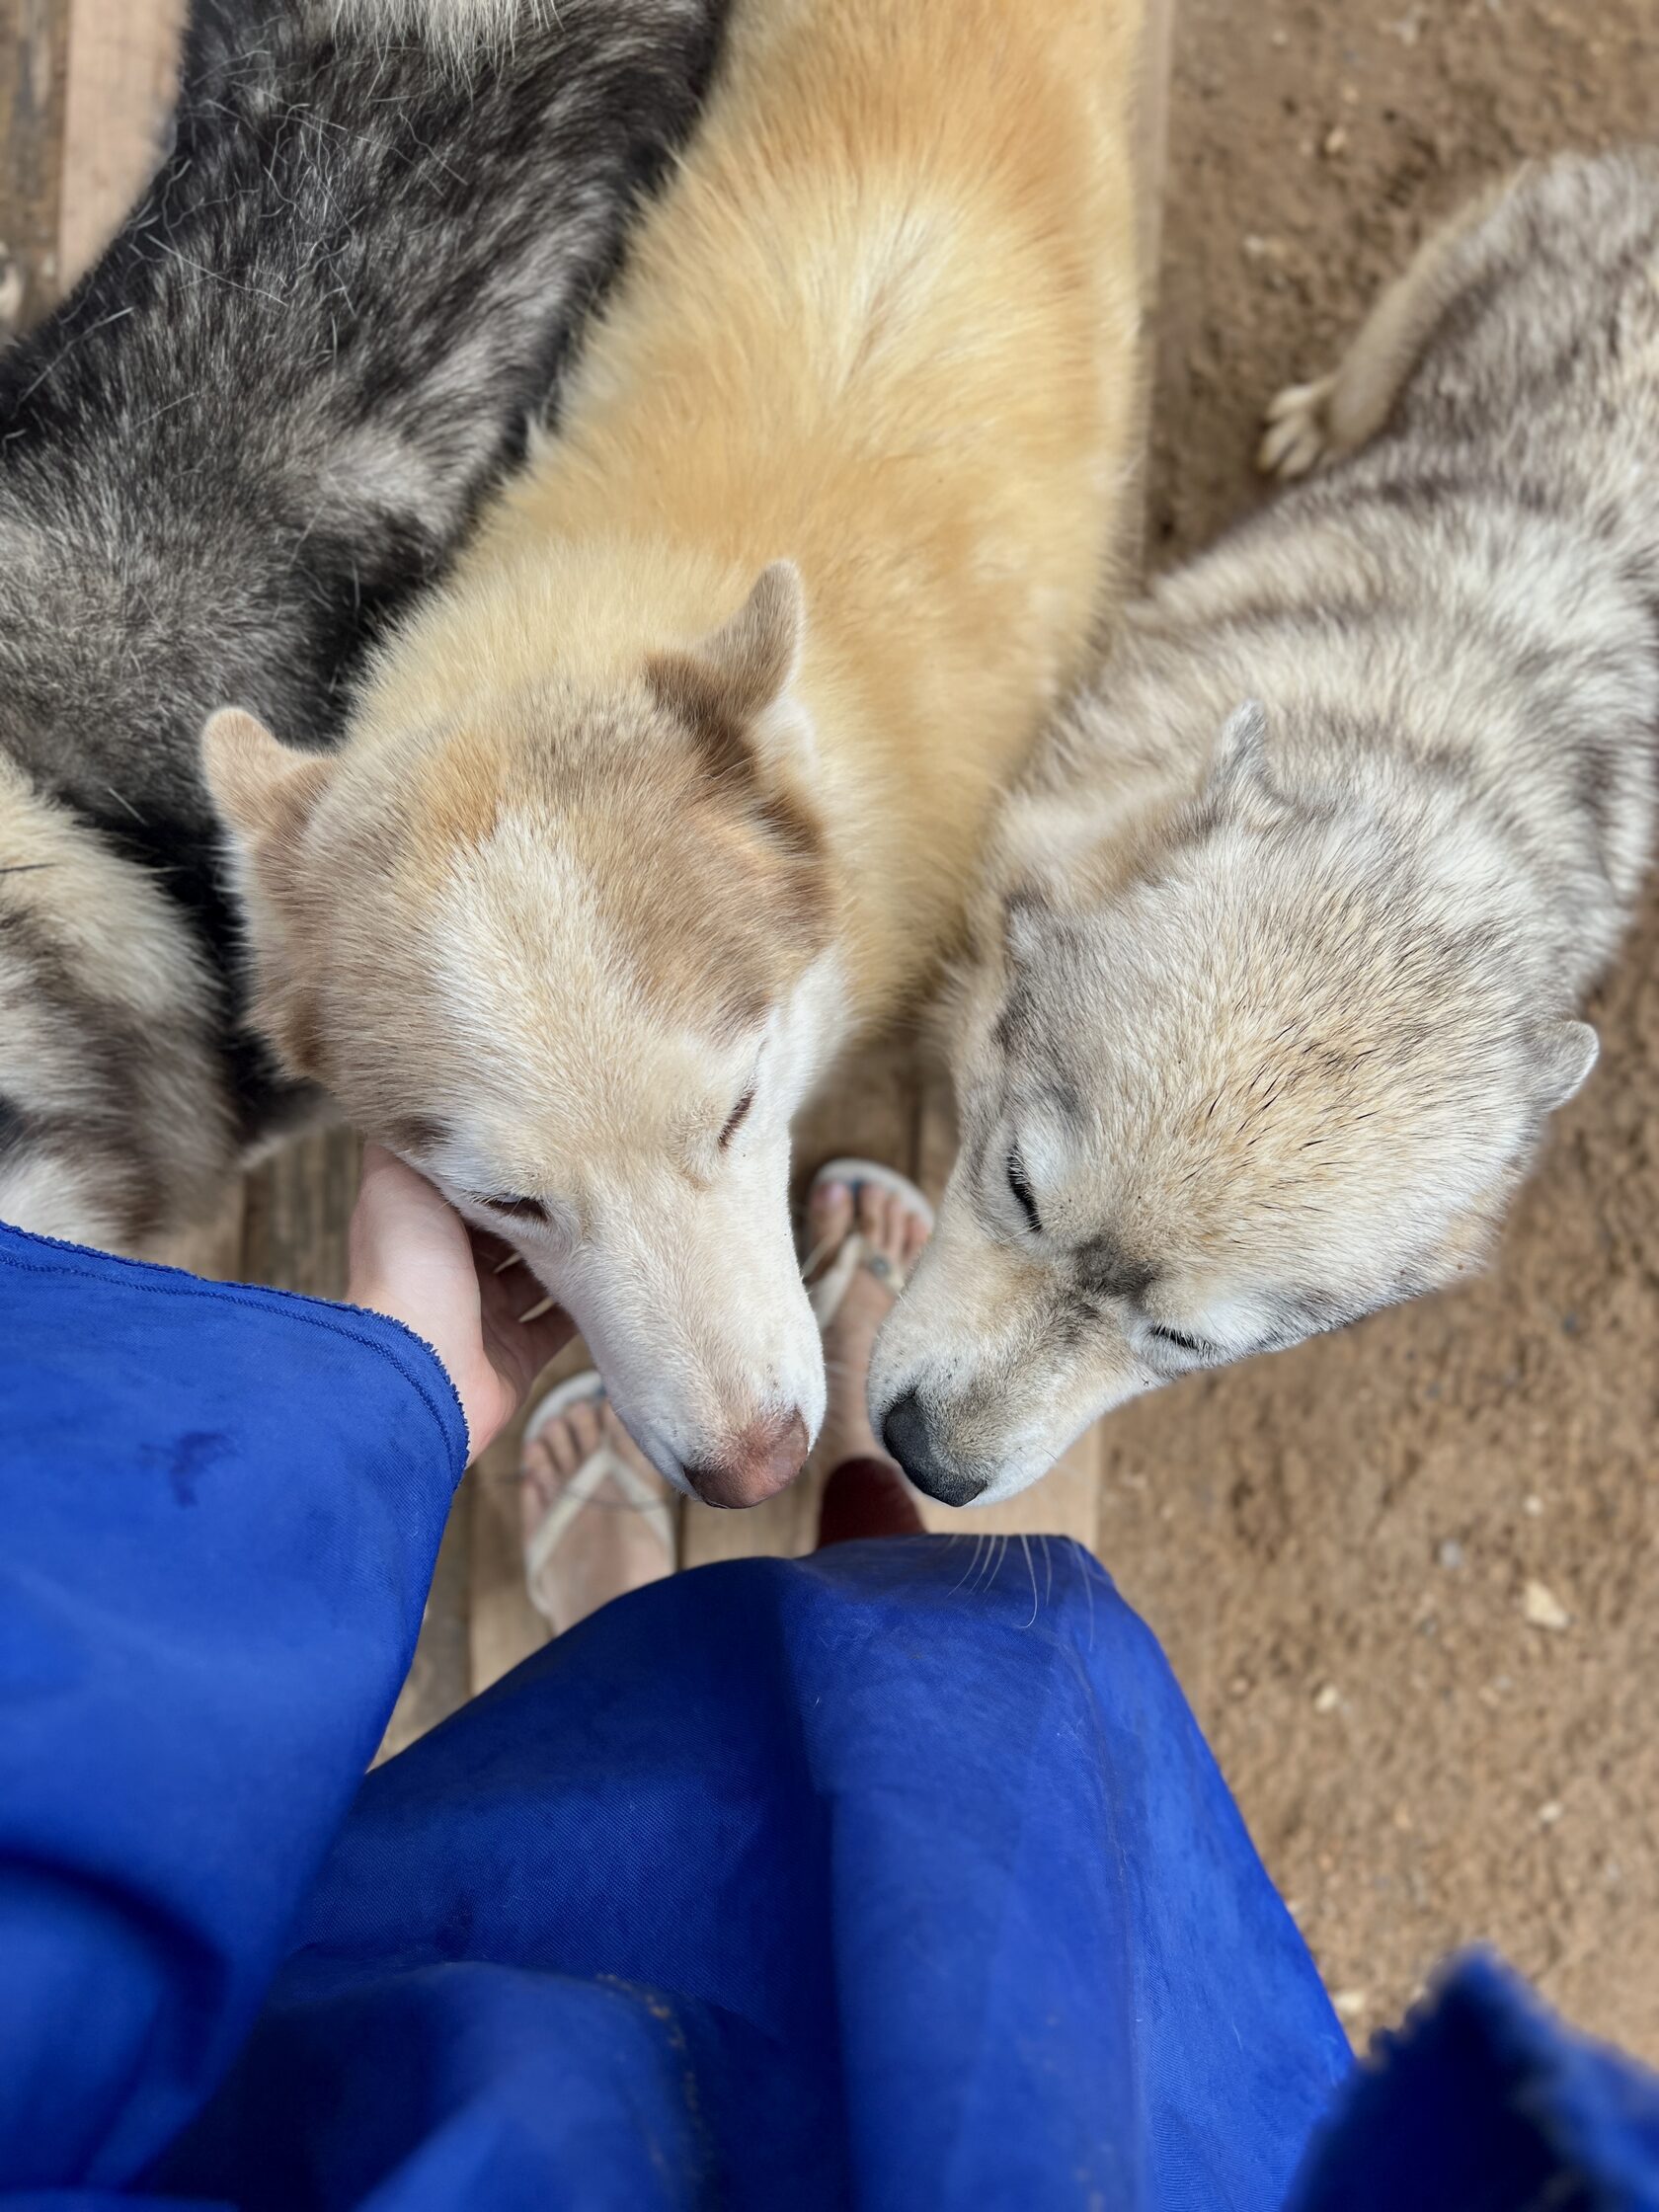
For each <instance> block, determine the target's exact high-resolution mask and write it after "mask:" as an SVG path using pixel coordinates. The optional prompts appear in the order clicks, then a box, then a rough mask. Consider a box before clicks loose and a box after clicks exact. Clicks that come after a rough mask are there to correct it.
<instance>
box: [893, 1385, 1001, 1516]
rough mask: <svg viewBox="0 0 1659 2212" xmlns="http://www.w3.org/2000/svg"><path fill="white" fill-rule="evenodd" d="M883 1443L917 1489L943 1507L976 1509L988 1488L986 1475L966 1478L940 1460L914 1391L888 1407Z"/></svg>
mask: <svg viewBox="0 0 1659 2212" xmlns="http://www.w3.org/2000/svg"><path fill="white" fill-rule="evenodd" d="M882 1442H883V1443H884V1444H885V1445H886V1446H887V1449H888V1450H889V1451H890V1452H891V1453H892V1454H893V1457H894V1458H895V1459H896V1460H897V1461H898V1462H899V1464H900V1465H901V1466H902V1467H903V1468H904V1470H905V1472H906V1473H907V1474H908V1475H909V1478H910V1480H911V1481H912V1482H913V1483H914V1484H915V1486H916V1488H917V1489H918V1490H920V1491H921V1492H923V1494H924V1495H925V1496H927V1497H930V1498H937V1499H938V1501H939V1503H940V1504H941V1505H972V1504H973V1502H974V1500H975V1499H976V1498H977V1497H978V1496H979V1494H980V1492H981V1491H982V1490H983V1489H984V1488H985V1486H986V1478H985V1476H984V1475H983V1474H980V1475H974V1474H964V1473H963V1471H962V1469H961V1468H960V1467H953V1466H948V1465H947V1464H946V1462H944V1461H943V1460H941V1459H940V1457H939V1455H938V1453H937V1452H936V1451H935V1450H934V1449H933V1439H932V1436H931V1434H930V1433H929V1431H928V1427H927V1416H926V1414H925V1413H923V1411H922V1410H921V1399H920V1397H919V1396H918V1395H917V1394H916V1392H915V1391H914V1390H907V1391H906V1392H905V1394H904V1396H903V1397H902V1398H898V1399H896V1400H895V1401H894V1403H893V1404H892V1405H890V1406H889V1407H888V1410H887V1419H886V1420H885V1421H884V1422H883V1423H882Z"/></svg>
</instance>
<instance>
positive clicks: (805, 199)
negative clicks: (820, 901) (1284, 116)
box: [422, 0, 1137, 1013]
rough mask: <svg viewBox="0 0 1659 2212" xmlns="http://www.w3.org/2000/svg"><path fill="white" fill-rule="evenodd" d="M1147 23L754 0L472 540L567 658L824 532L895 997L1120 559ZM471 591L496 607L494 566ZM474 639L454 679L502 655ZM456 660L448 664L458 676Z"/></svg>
mask: <svg viewBox="0 0 1659 2212" xmlns="http://www.w3.org/2000/svg"><path fill="white" fill-rule="evenodd" d="M1135 20H1136V19H1135V15H1134V11H1133V10H1131V9H1129V8H1125V7H1118V6H1103V5H1101V0H953V4H952V5H950V6H948V7H934V6H917V5H914V4H913V0H812V4H810V5H808V4H804V0H789V4H786V5H779V6H765V7H759V6H754V7H751V8H750V9H749V10H748V11H747V13H744V14H740V16H739V17H738V18H737V19H736V21H735V22H734V26H733V31H732V37H731V41H730V50H729V52H728V55H727V57H726V61H725V64H724V67H723V71H722V92H721V97H720V99H719V100H718V102H717V103H716V105H715V108H714V110H713V111H712V113H711V114H710V116H709V118H708V119H707V122H706V124H705V127H704V130H703V131H702V133H701V134H700V135H699V139H698V142H697V145H696V148H695V151H694V154H693V156H692V158H691V159H690V160H689V161H688V162H687V164H686V165H685V168H684V172H683V175H682V177H681V179H680V183H679V187H678V189H677V191H676V192H675V193H674V194H673V196H672V198H671V199H670V200H669V201H668V202H667V203H666V204H665V206H664V207H663V209H662V211H661V213H660V214H659V216H658V217H657V219H656V220H654V221H653V222H652V223H651V224H649V225H648V226H646V228H645V229H644V230H643V232H642V233H641V235H640V237H639V239H638V241H637V244H636V248H635V255H634V259H633V262H632V264H631V267H630V271H629V274H628V276H627V277H626V278H625V279H624V282H623V284H622V285H621V287H620V288H619V291H618V293H617V295H616V298H615V300H614V302H613V304H612V305H611V307H610V309H609V310H608V312H607V314H606V316H605V318H604V320H603V323H602V326H601V328H600V329H599V331H598V332H597V333H596V335H595V337H594V340H593V345H592V348H591V349H590V351H589V353H588V355H587V356H586V358H585V360H584V362H583V363H582V364H581V366H580V367H579V369H578V371H577V373H576V376H575V378H574V379H573V382H572V386H571V388H570V390H569V393H568V396H567V402H566V408H565V413H564V417H563V420H562V424H561V433H562V435H561V436H560V439H559V441H558V442H557V444H556V445H552V446H549V447H547V448H546V449H545V450H543V451H542V452H541V453H540V454H539V455H538V456H537V458H536V461H535V464H534V465H533V466H532V468H531V469H530V470H528V471H527V472H526V473H525V474H524V475H523V476H522V477H521V478H520V479H519V480H518V481H517V482H516V483H515V484H514V486H513V487H512V489H511V490H510V492H509V494H508V496H507V498H506V499H505V500H504V501H503V502H502V504H501V505H500V506H499V507H498V508H497V510H496V511H495V513H494V514H493V515H492V516H491V517H489V518H488V519H487V521H486V524H485V528H484V530H483V533H482V536H481V539H480V541H479V542H478V543H477V544H476V546H475V547H474V548H473V549H472V550H471V551H470V552H469V554H468V556H467V558H466V560H465V562H464V563H463V570H462V576H463V581H464V584H465V585H466V587H467V588H468V589H469V591H470V590H471V588H472V587H473V586H475V585H478V586H487V585H488V583H489V580H490V579H491V577H492V575H493V574H494V575H495V576H497V577H508V578H511V577H512V576H513V575H514V573H521V571H522V568H523V566H524V565H525V564H527V563H533V564H535V565H536V566H537V567H538V568H539V569H540V570H542V572H543V573H544V574H545V572H546V571H547V570H548V569H549V568H551V570H552V571H553V573H554V574H555V575H556V577H557V579H558V585H557V593H558V594H559V595H568V599H569V603H570V605H571V607H572V609H573V612H572V615H571V617H570V618H569V619H567V620H563V621H561V622H560V623H559V626H558V634H557V640H556V646H555V648H554V650H555V651H556V654H557V655H558V657H560V658H561V660H563V661H565V662H566V663H567V664H568V663H569V662H570V661H576V662H581V661H583V660H584V659H586V660H587V661H588V662H590V663H594V662H596V661H598V660H599V659H602V656H603V654H604V652H605V651H606V650H608V648H609V646H610V644H611V643H613V642H614V641H615V640H616V639H618V638H619V637H622V636H627V635H630V634H632V633H634V632H635V631H637V627H638V621H639V612H640V608H641V605H642V604H644V605H647V606H649V605H651V604H652V603H653V601H655V602H656V604H657V605H658V606H659V607H660V608H661V611H662V616H663V618H664V620H665V622H666V623H667V624H668V625H669V626H670V627H671V628H672V624H673V623H674V622H675V621H679V622H682V623H683V622H689V623H690V624H691V625H692V626H696V625H697V624H700V623H701V622H702V621H703V620H705V619H707V620H712V619H713V618H714V617H715V616H716V615H717V614H718V613H719V612H721V611H724V610H723V609H722V608H721V606H720V602H719V593H720V592H721V591H724V590H729V589H730V587H729V586H728V584H727V581H726V580H727V578H728V577H729V576H731V575H739V576H743V577H746V578H747V577H748V576H749V575H751V574H752V573H753V572H754V571H755V570H757V569H758V568H759V567H760V566H761V565H762V564H763V563H764V561H765V560H767V559H768V558H770V557H772V556H773V555H777V554H786V555H787V556H788V558H789V559H790V560H791V561H792V562H794V564H795V565H796V567H797V568H798V569H799V571H800V573H801V576H802V580H803V584H804V588H805V598H806V609H807V621H806V631H805V639H804V654H805V660H804V666H803V671H802V677H801V686H802V690H803V693H804V695H805V696H807V697H808V698H810V699H811V701H812V702H813V711H814V720H815V725H816V728H817V730H818V733H819V739H820V744H821V747H822V750H823V752H824V755H825V760H826V765H827V770H828V772H829V773H830V774H831V775H832V776H834V777H835V778H837V779H838V785H837V794H836V812H837V815H838V817H839V821H838V824H836V825H831V830H832V833H835V834H839V835H841V837H842V841H844V844H845V845H846V847H847V848H848V851H849V855H856V856H859V857H858V858H857V859H856V860H851V861H849V865H852V866H854V867H855V870H856V896H855V898H853V899H852V900H851V902H850V903H851V904H852V905H853V906H854V908H855V909H856V910H857V911H859V912H860V913H861V914H862V916H863V927H862V930H861V945H862V952H863V956H864V957H863V962H862V965H861V968H860V971H859V974H858V976H857V978H856V988H858V989H859V990H860V992H861V993H862V995H863V997H864V999H865V1000H866V1002H867V1005H866V1010H868V1011H869V1012H872V1013H873V1012H875V1011H879V1010H881V1009H882V1008H883V1007H885V1006H886V1005H888V1004H890V1003H891V1002H892V999H893V997H894V995H895V994H896V992H897V991H898V990H899V989H900V988H903V987H904V986H906V985H908V984H909V983H911V982H913V981H914V979H915V977H916V976H917V974H918V973H919V972H920V971H921V970H922V969H923V968H924V967H925V965H926V962H927V960H928V959H929V957H930V956H931V955H932V954H933V953H934V952H935V951H936V949H937V947H938V946H939V944H940V942H941V939H942V938H943V937H944V936H945V935H946V934H947V932H948V931H949V929H950V928H951V926H952V924H953V922H954V918H955V915H956V914H957V912H958V910H959V908H960V902H961V898H962V894H963V890H964V887H965V884H966V882H967V880H968V877H969V875H970V873H971V866H972V860H973V856H974V852H975V849H976V846H977V841H978V838H979V835H980V834H981V831H982V830H983V826H984V823H985V819H986V814H987V810H988V804H989V802H990V800H991V798H992V796H993V794H994V793H995V792H996V791H998V790H999V789H1000V787H1001V786H1002V784H1003V783H1004V781H1005V779H1006V777H1007V775H1008V774H1009V772H1010V771H1011V770H1012V769H1013V767H1014V766H1015V765H1016V763H1017V762H1018V760H1019V759H1020V758H1021V757H1022V756H1023V753H1024V751H1025V750H1026V747H1027V745H1028V744H1029V741H1030V739H1031V737H1032V735H1033V733H1034V731H1035V729H1036V728H1037V726H1038V723H1039V720H1040V718H1041V715H1042V712H1043V710H1044V708H1045V706H1046V705H1047V704H1049V703H1051V702H1052V701H1053V700H1055V699H1056V698H1058V696H1059V695H1060V693H1061V691H1062V690H1063V689H1064V687H1065V686H1066V685H1067V683H1068V682H1069V681H1071V680H1072V679H1073V678H1074V677H1075V676H1076V675H1077V674H1078V673H1079V672H1080V671H1081V668H1082V666H1083V664H1084V655H1085V650H1086V648H1087V647H1088V645H1089V643H1090V641H1091V637H1092V634H1093V629H1094V618H1095V615H1096V612H1097V610H1098V609H1099V608H1100V606H1101V604H1102V601H1103V597H1104V596H1105V594H1106V593H1108V591H1109V588H1110V561H1111V553H1112V542H1113V532H1114V530H1115V528H1116V527H1117V524H1118V521H1119V509H1120V497H1119V495H1120V493H1121V492H1122V490H1123V489H1124V488H1125V487H1126V485H1127V482H1128V480H1129V478H1130V474H1131V469H1132V455H1131V450H1130V445H1131V435H1132V426H1133V424H1134V422H1135V421H1136V404H1137V376H1136V370H1135V366H1134V359H1135V356H1134V345H1135V332H1136V323H1137V292H1136V268H1135V255H1134V201H1133V195H1132V190H1131V178H1130V170H1129V148H1128V142H1127V132H1126V129H1125V123H1124V118H1125V113H1126V108H1127V87H1128V84H1129V82H1130V78H1131V75H1132V70H1133V63H1134V52H1135V49H1134V39H1133V32H1134V28H1135ZM622 538H627V539H630V540H632V543H631V544H630V546H629V547H628V549H627V550H626V552H625V553H624V554H623V555H622V557H621V558H620V559H614V558H613V557H612V549H613V548H614V546H615V544H616V541H617V540H618V539H622ZM665 544H667V545H669V546H670V547H672V552H671V554H670V556H669V557H668V559H667V560H664V559H663V558H661V557H660V549H661V548H662V547H663V546H664V545H665ZM688 549H689V550H690V551H691V552H692V554H693V556H694V565H696V566H698V567H699V568H700V572H701V573H700V574H699V575H698V576H697V579H696V582H695V584H694V585H692V586H691V587H690V595H691V597H692V598H693V599H695V598H696V595H697V594H698V593H703V594H704V597H703V602H702V603H700V604H696V603H693V604H689V605H688V604H686V598H687V586H686V585H685V584H684V583H682V582H681V581H680V578H679V576H678V575H677V574H676V573H675V565H676V562H677V561H678V559H679V557H680V556H681V555H682V554H683V553H684V552H685V551H687V550H688ZM711 588H712V593H713V595H712V596H710V595H708V594H709V593H710V590H711ZM511 598H512V588H511V585H510V586H509V588H508V590H507V591H505V592H503V593H501V611H502V618H503V623H504V626H505V625H507V624H510V623H511V621H512V615H511V612H510V606H511ZM463 620H464V622H466V623H468V624H471V623H474V622H479V621H487V620H488V614H487V611H486V610H485V607H484V595H483V592H482V591H481V592H480V593H479V595H478V596H477V597H475V598H472V599H470V600H469V602H468V604H467V606H466V609H465V612H464V616H463ZM455 642H456V645H457V649H458V651H457V673H456V676H455V684H456V685H457V687H459V686H464V685H465V684H466V683H467V682H468V680H469V677H468V675H467V672H466V663H467V661H468V660H469V659H472V658H475V657H476V655H475V654H474V655H469V654H468V653H467V650H466V640H465V639H464V638H460V637H457V638H456V641H455ZM550 642H552V641H549V640H548V639H547V638H546V637H545V636H544V637H543V638H541V639H540V640H539V641H537V644H536V645H532V646H531V648H530V649H529V651H528V653H526V654H525V655H524V656H523V665H524V666H525V668H526V671H528V670H529V669H530V668H531V667H532V666H533V665H534V662H535V657H536V653H537V650H538V649H540V650H545V649H546V648H547V646H548V645H549V643H550ZM500 649H501V648H500V644H499V641H493V650H495V651H499V650H500ZM435 658H436V657H435V656H428V657H427V659H426V660H425V661H424V662H423V664H422V680H423V681H431V680H433V679H434V678H435V679H436V680H437V681H438V682H439V684H441V683H442V681H443V676H442V672H441V671H440V670H437V669H435V667H434V666H433V662H434V660H435ZM851 888H852V887H851V885H849V891H850V890H851Z"/></svg>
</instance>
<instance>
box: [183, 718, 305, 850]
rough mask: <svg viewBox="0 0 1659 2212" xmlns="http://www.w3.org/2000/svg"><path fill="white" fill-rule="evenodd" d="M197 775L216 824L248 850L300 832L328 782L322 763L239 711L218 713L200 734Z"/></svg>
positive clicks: (210, 719) (209, 719) (209, 720)
mask: <svg viewBox="0 0 1659 2212" xmlns="http://www.w3.org/2000/svg"><path fill="white" fill-rule="evenodd" d="M201 772H202V774H203V776H204V777H205V778H206V781H207V790H208V794H209V796H210V797H211V799H212V801H213V804H214V806H215V807H216V808H217V809H218V812H219V815H220V818H221V819H222V820H223V821H224V823H225V824H226V825H227V827H228V828H230V829H231V830H234V831H235V832H236V834H237V836H238V837H240V838H242V839H243V840H244V842H246V843H247V844H250V845H261V844H265V843H267V842H268V841H269V840H270V839H272V838H274V837H289V836H292V835H293V833H294V832H295V831H296V830H299V829H300V828H301V827H302V826H303V825H304V823H305V821H306V819H307V817H308V816H309V815H310V812H311V810H312V808H313V807H314V806H315V805H316V803H317V801H318V799H319V798H320V797H321V796H322V791H323V787H324V785H325V784H326V783H327V781H328V775H329V766H328V762H327V760H325V759H323V758H321V757H320V756H319V755H318V754H316V753H315V752H295V751H292V750H291V748H289V747H288V746H285V745H283V744H281V743H280V742H279V741H278V740H277V739H276V738H274V737H273V736H272V734H271V732H270V731H269V730H268V729H267V728H266V726H265V724H264V723H263V722H260V721H257V720H256V719H255V717H254V716H253V715H251V714H247V713H245V712H244V711H243V709H242V708H241V707H221V708H220V709H219V711H218V713H217V714H215V715H211V716H209V718H208V722H207V727H206V729H205V730H203V732H202V733H201Z"/></svg>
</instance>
